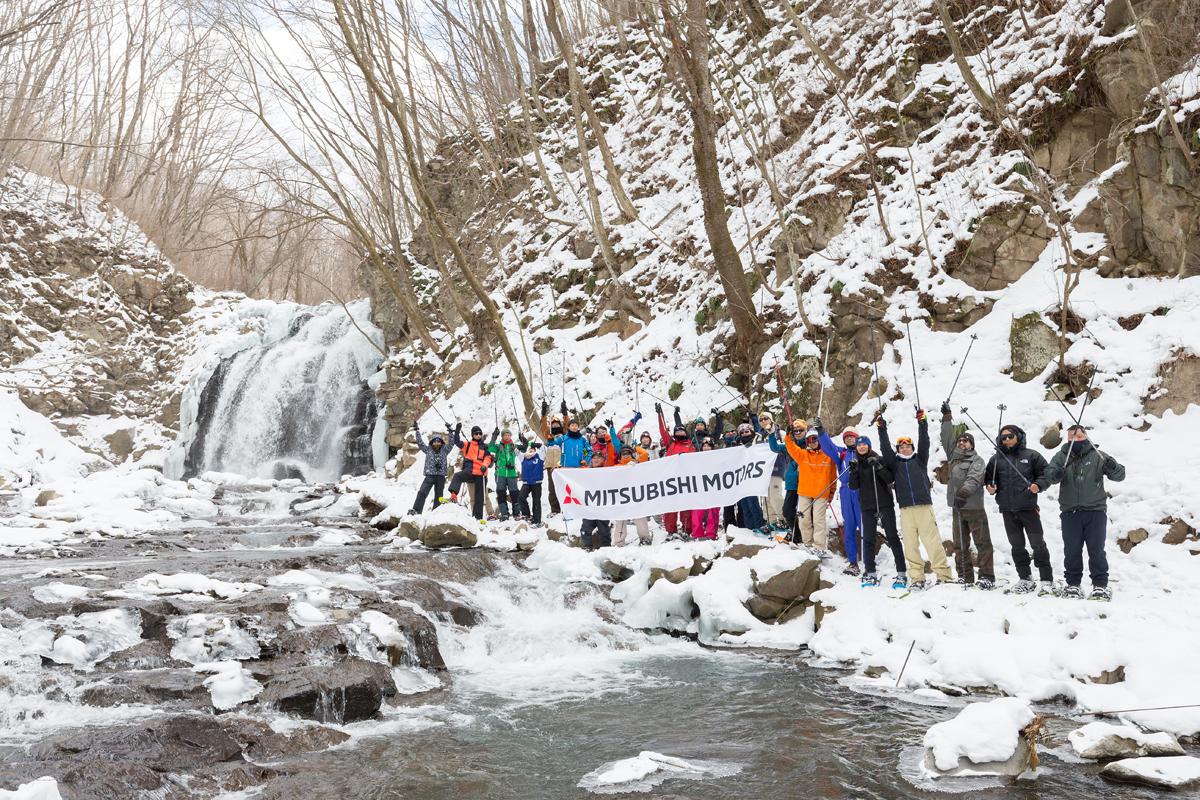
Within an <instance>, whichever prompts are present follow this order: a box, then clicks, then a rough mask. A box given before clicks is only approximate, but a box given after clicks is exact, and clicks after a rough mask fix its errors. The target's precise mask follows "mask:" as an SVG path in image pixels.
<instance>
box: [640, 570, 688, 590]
mask: <svg viewBox="0 0 1200 800" xmlns="http://www.w3.org/2000/svg"><path fill="white" fill-rule="evenodd" d="M690 576H691V569H690V568H689V567H676V568H675V569H662V568H661V567H651V568H650V585H651V586H653V585H654V584H656V583H658V582H659V581H660V580H666V581H668V582H669V583H683V582H684V581H686V580H687V579H688V577H690Z"/></svg>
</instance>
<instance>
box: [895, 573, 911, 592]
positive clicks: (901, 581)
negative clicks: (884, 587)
mask: <svg viewBox="0 0 1200 800" xmlns="http://www.w3.org/2000/svg"><path fill="white" fill-rule="evenodd" d="M892 588H893V589H907V588H908V576H907V575H897V576H896V577H895V579H894V580H893V581H892Z"/></svg>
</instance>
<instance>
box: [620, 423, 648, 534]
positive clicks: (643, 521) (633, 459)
mask: <svg viewBox="0 0 1200 800" xmlns="http://www.w3.org/2000/svg"><path fill="white" fill-rule="evenodd" d="M638 449H641V448H638ZM648 459H649V457H647V458H645V459H643V458H641V456H640V454H637V453H635V451H634V449H633V448H632V447H630V446H629V445H624V446H623V447H621V459H620V461H618V462H617V463H618V464H619V465H620V466H629V465H630V464H637V463H639V462H642V461H646V460H648ZM630 522H632V523H633V526H634V527H635V528H637V534H638V542H639V543H641V544H650V526H649V520H648V519H647V518H646V517H636V518H634V519H622V520H617V522H616V523H615V524H614V525H613V547H622V546H624V544H625V534H626V533H627V531H628V529H629V523H630Z"/></svg>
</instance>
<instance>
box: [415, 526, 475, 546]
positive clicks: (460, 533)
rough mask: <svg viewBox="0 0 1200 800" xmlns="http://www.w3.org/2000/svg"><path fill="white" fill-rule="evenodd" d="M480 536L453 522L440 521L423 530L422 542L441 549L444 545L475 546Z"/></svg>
mask: <svg viewBox="0 0 1200 800" xmlns="http://www.w3.org/2000/svg"><path fill="white" fill-rule="evenodd" d="M478 543H479V537H478V536H476V535H475V533H474V531H469V530H467V529H466V528H464V527H463V526H461V525H458V524H456V523H453V522H438V523H435V524H433V525H428V526H426V527H425V529H424V530H422V531H421V544H423V545H425V546H426V547H432V548H436V549H441V548H444V547H474V546H475V545H477V544H478Z"/></svg>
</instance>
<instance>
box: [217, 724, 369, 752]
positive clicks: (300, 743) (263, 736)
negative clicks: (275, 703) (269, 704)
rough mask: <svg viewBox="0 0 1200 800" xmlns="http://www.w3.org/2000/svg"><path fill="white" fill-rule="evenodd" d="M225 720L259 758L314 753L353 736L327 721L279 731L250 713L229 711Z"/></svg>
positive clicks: (231, 732)
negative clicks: (235, 714)
mask: <svg viewBox="0 0 1200 800" xmlns="http://www.w3.org/2000/svg"><path fill="white" fill-rule="evenodd" d="M221 722H222V724H223V725H224V726H225V730H226V731H227V732H228V733H229V735H230V736H231V737H233V739H234V740H235V741H237V743H238V744H239V745H241V747H242V752H244V753H245V754H246V756H247V757H248V758H252V759H254V760H255V761H277V760H279V759H281V758H286V757H287V756H294V755H297V754H299V753H314V752H317V751H318V750H326V749H328V748H330V747H333V746H334V745H339V744H341V743H342V742H345V741H347V740H348V739H349V738H350V734H348V733H343V732H342V731H339V730H337V729H336V728H327V727H325V726H324V725H297V726H296V727H289V728H288V729H287V730H284V731H277V730H275V729H274V728H272V727H271V726H270V725H268V724H267V723H265V722H263V721H261V720H257V719H250V718H249V717H240V716H233V715H229V716H225V717H222V718H221Z"/></svg>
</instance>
